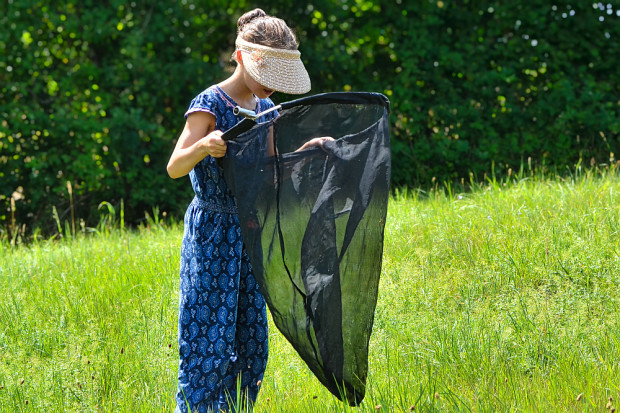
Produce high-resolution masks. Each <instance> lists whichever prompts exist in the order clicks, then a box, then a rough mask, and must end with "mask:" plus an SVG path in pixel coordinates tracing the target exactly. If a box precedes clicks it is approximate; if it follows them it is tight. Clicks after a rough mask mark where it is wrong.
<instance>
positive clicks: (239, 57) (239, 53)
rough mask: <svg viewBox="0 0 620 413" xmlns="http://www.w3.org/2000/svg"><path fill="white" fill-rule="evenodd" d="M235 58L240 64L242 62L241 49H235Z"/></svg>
mask: <svg viewBox="0 0 620 413" xmlns="http://www.w3.org/2000/svg"><path fill="white" fill-rule="evenodd" d="M235 58H236V60H237V63H239V64H241V65H242V64H243V55H242V54H241V50H237V51H236V52H235Z"/></svg>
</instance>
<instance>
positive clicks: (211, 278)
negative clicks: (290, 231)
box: [175, 86, 277, 412]
mask: <svg viewBox="0 0 620 413" xmlns="http://www.w3.org/2000/svg"><path fill="white" fill-rule="evenodd" d="M236 105H237V104H236V103H235V102H234V101H233V99H232V98H230V96H228V95H227V94H226V93H225V92H224V91H223V90H222V89H220V88H219V87H218V86H212V87H210V88H208V89H206V90H205V91H203V92H202V93H200V94H199V95H198V96H196V97H195V98H194V99H193V100H192V102H191V104H190V106H189V109H188V111H187V112H186V114H185V116H186V117H187V116H188V115H189V114H191V113H193V112H196V111H205V112H209V113H211V114H213V115H214V116H215V119H216V125H215V128H216V129H219V130H221V131H226V130H228V129H230V128H231V127H232V126H234V125H235V124H236V123H237V122H239V121H241V119H242V118H241V117H240V116H236V115H234V114H233V108H234V107H235V106H236ZM256 105H257V107H256V109H255V111H256V112H257V113H258V112H262V111H264V110H266V109H268V108H270V107H273V106H274V104H273V102H272V101H271V100H270V99H258V98H256ZM276 115H277V112H276V111H274V112H271V113H269V114H267V115H265V116H264V117H262V118H259V119H258V120H257V121H259V122H265V121H268V120H271V119H272V118H273V117H275V116H276ZM189 177H190V180H191V183H192V187H193V189H194V192H195V197H194V199H193V201H192V202H191V204H190V205H189V207H188V209H187V212H186V213H185V219H184V235H183V242H182V246H181V260H180V262H181V265H180V267H181V271H180V284H179V358H180V361H179V377H178V379H179V381H178V391H177V395H176V402H177V408H176V410H175V411H176V412H187V411H188V408H189V409H190V410H191V412H211V411H214V412H218V411H220V410H223V411H228V410H229V409H230V408H231V407H232V406H234V405H235V403H236V398H237V380H238V377H239V376H240V380H241V387H242V393H241V394H242V397H243V401H244V402H245V403H246V404H247V405H252V404H253V403H254V401H255V400H256V397H257V394H258V390H259V386H260V381H261V380H262V378H263V374H264V372H265V367H266V365H267V354H268V349H267V313H266V307H265V300H264V298H263V296H262V295H261V293H260V291H259V287H258V285H257V284H256V281H255V279H254V275H253V273H252V267H251V265H250V263H249V261H248V256H247V254H246V252H245V247H244V245H243V240H242V239H241V229H240V226H239V218H238V216H237V208H236V206H235V200H234V198H233V196H232V195H231V193H230V191H229V190H228V188H227V186H226V182H225V181H224V179H223V177H222V170H221V169H220V167H219V166H218V164H217V163H216V160H215V159H214V158H212V157H211V156H207V157H206V158H204V159H203V160H202V161H200V162H199V163H198V164H197V165H196V166H195V167H194V169H193V170H192V171H191V172H190V173H189Z"/></svg>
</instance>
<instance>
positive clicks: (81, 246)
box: [0, 173, 620, 412]
mask: <svg viewBox="0 0 620 413" xmlns="http://www.w3.org/2000/svg"><path fill="white" fill-rule="evenodd" d="M619 201H620V179H619V178H618V177H617V175H616V174H614V173H607V174H584V175H582V176H580V177H578V178H574V179H568V180H566V179H560V178H557V179H551V178H550V179H536V178H533V177H532V178H519V179H513V180H510V181H506V183H503V182H488V183H487V184H486V185H480V186H479V188H477V189H476V190H474V191H471V192H467V193H459V192H458V191H455V190H453V189H452V190H450V191H448V190H441V189H436V190H434V191H432V192H429V193H426V194H404V193H398V194H396V195H395V196H394V197H393V198H392V199H391V201H390V205H389V212H388V215H389V216H388V221H387V227H386V241H385V251H384V263H383V274H382V279H381V286H380V292H379V302H378V305H377V311H376V318H375V328H374V333H373V336H372V338H371V349H370V374H369V379H368V389H367V395H366V399H365V400H364V402H363V403H362V405H361V406H360V407H358V408H350V407H348V406H346V405H343V404H342V403H340V402H339V401H338V400H337V399H335V398H334V397H333V396H331V394H330V393H329V392H328V391H327V390H325V389H324V388H323V387H322V386H321V385H320V384H319V383H318V381H317V380H316V379H315V378H314V377H313V376H312V374H311V373H310V372H309V371H308V369H307V368H306V367H305V365H304V364H303V362H302V361H301V360H300V359H299V357H297V355H296V354H295V352H294V350H293V349H292V348H291V346H290V345H289V344H288V343H287V342H286V341H285V339H283V337H282V336H281V335H280V334H279V333H278V332H277V330H276V329H275V328H273V325H272V328H271V332H270V361H269V365H268V369H267V372H266V375H265V379H264V381H263V387H262V391H261V394H260V396H259V400H258V403H257V405H256V409H255V411H257V412H343V411H353V412H356V411H360V412H362V411H363V412H371V411H372V412H374V411H378V410H379V411H390V412H403V411H409V410H410V409H411V408H412V407H413V406H415V410H416V411H455V410H458V411H470V410H471V411H515V410H516V411H572V410H577V411H605V408H606V405H607V404H608V402H609V398H610V397H612V398H613V402H612V405H613V406H615V403H616V400H617V399H618V398H619V397H620V361H619V360H620V359H619V358H618V354H620V318H619V317H618V307H619V304H620V298H619V294H618V293H617V291H618V285H620V255H619V254H620V245H619V243H620V202H619ZM181 237H182V228H181V226H179V225H168V226H167V227H166V226H164V225H161V224H160V225H151V226H150V227H149V228H146V227H143V228H142V229H141V230H139V231H126V230H123V231H121V230H120V229H114V230H110V231H101V234H99V235H91V236H83V235H80V236H77V237H76V238H75V239H71V238H68V239H62V240H56V241H51V242H50V241H39V242H37V243H33V244H31V245H28V246H19V247H9V246H8V244H3V246H2V249H1V250H0V291H2V293H0V294H2V300H0V324H1V325H2V326H3V328H2V329H0V411H7V412H9V411H10V412H14V411H30V410H32V411H46V412H47V411H80V412H84V411H105V412H119V411H128V412H129V411H130V412H134V411H144V412H170V411H172V410H173V397H174V392H175V389H176V374H177V363H178V361H177V344H176V329H177V306H178V259H179V246H180V241H181Z"/></svg>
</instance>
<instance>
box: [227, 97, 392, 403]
mask: <svg viewBox="0 0 620 413" xmlns="http://www.w3.org/2000/svg"><path fill="white" fill-rule="evenodd" d="M388 112H389V102H388V100H387V99H386V98H385V97H384V96H383V95H380V94H373V93H332V94H323V95H316V96H312V97H309V98H303V99H298V100H295V101H292V102H288V103H286V104H282V109H281V110H280V116H279V117H277V118H276V119H275V120H274V121H271V122H268V123H263V124H258V125H255V126H254V127H253V128H252V129H250V130H249V131H246V132H244V133H242V134H241V135H240V136H238V137H236V138H235V139H234V140H231V141H229V142H228V153H227V156H226V158H225V159H224V162H223V168H224V175H225V179H226V182H227V184H228V186H229V188H230V189H231V191H232V192H233V194H234V195H235V198H236V201H237V207H238V210H239V219H240V221H241V228H242V233H243V237H244V241H245V246H246V249H247V252H248V255H249V256H250V260H251V263H252V265H253V267H254V273H255V275H256V279H257V281H258V283H259V284H260V286H261V290H262V292H263V295H264V296H265V299H266V301H267V304H268V307H269V309H270V311H271V314H272V316H273V320H274V322H275V325H276V326H277V328H278V329H279V330H280V331H281V332H282V334H284V336H285V337H286V338H287V339H288V341H289V342H290V343H291V344H292V345H293V347H294V348H295V350H297V352H298V353H299V355H300V356H301V358H302V359H303V360H304V361H305V362H306V363H307V365H308V366H309V367H310V369H311V370H312V372H313V373H314V374H315V375H316V377H317V378H318V379H319V380H320V381H321V383H323V384H324V385H325V386H326V387H327V388H328V389H329V390H330V391H331V392H332V393H333V394H334V395H336V396H337V397H338V398H339V399H341V400H346V401H347V402H348V403H350V404H351V405H356V404H358V403H359V402H361V400H362V399H363V398H364V394H365V388H366V376H367V371H368V343H369V339H370V334H371V331H372V325H373V319H374V311H375V306H376V302H377V290H378V285H379V275H380V273H381V258H382V252H383V233H384V226H385V218H386V212H387V201H388V191H389V180H390V139H389V129H388ZM271 135H273V142H275V147H276V148H277V150H276V153H277V154H279V155H278V156H269V154H270V153H273V149H272V150H271V151H270V150H269V146H270V143H269V142H270V141H271V138H270V136H271ZM320 136H331V137H333V138H334V139H335V140H334V141H329V142H327V143H325V145H324V147H323V149H321V148H318V147H313V148H310V149H305V150H302V151H296V150H297V149H298V148H300V147H301V146H302V145H303V144H304V143H305V142H307V141H308V140H310V139H311V138H314V137H320Z"/></svg>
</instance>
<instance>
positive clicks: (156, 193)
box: [0, 0, 620, 239]
mask: <svg viewBox="0 0 620 413" xmlns="http://www.w3.org/2000/svg"><path fill="white" fill-rule="evenodd" d="M255 7H261V8H263V9H264V10H265V11H266V12H267V13H269V14H273V15H275V16H278V17H281V18H283V19H284V20H285V21H286V22H287V23H288V24H289V26H291V27H292V28H293V29H294V30H295V32H296V33H297V35H298V38H299V41H300V47H299V49H300V50H301V53H302V59H303V60H304V62H305V64H306V67H307V69H308V72H309V73H310V77H311V79H312V91H311V92H310V93H309V94H317V93H323V92H333V91H368V92H379V93H383V94H385V95H386V96H387V97H388V98H389V99H390V101H391V109H392V111H391V115H390V120H391V122H390V123H391V139H392V157H393V158H392V159H393V172H392V184H393V187H394V188H421V189H424V188H429V187H432V186H433V185H437V183H441V184H442V185H446V186H450V185H460V186H462V187H463V188H466V187H467V185H468V184H471V183H472V182H475V181H480V180H485V179H490V177H499V176H506V175H509V174H512V173H518V171H523V169H525V168H527V169H529V170H532V169H537V170H542V171H547V170H548V171H553V172H554V173H571V171H573V170H575V168H576V167H580V166H581V165H583V166H585V167H601V166H602V167H609V166H613V165H616V164H617V161H616V159H615V157H616V154H617V153H620V149H619V146H620V145H619V143H620V136H619V133H620V69H619V67H620V4H618V2H617V1H615V0H614V1H613V2H612V1H608V2H604V3H596V2H592V1H566V0H560V1H534V0H529V1H519V2H514V1H497V0H496V1H473V0H470V1H468V0H460V1H451V0H439V1H437V0H420V1H407V0H368V1H366V0H316V1H312V2H294V3H293V2H290V1H288V0H287V1H284V0H273V1H270V2H268V4H265V3H259V2H252V1H242V0H228V1H220V0H208V1H207V0H203V1H198V0H181V1H149V2H146V1H138V0H136V1H123V0H108V1H92V0H82V1H79V2H78V1H73V0H68V1H67V0H65V1H41V0H2V1H1V2H0V27H2V29H1V30H0V236H2V237H8V238H10V239H15V238H16V237H19V238H20V239H21V238H23V239H28V238H29V237H30V238H31V237H32V236H33V234H35V235H36V234H53V233H54V232H55V231H60V226H61V224H62V223H67V222H71V223H72V225H73V226H76V225H78V226H80V227H82V228H83V229H85V228H88V227H90V226H94V225H96V224H97V222H99V221H100V219H101V214H102V213H103V212H104V211H102V210H105V211H107V212H108V213H109V211H110V210H112V209H113V210H115V211H119V212H120V213H122V214H123V217H122V219H123V221H124V222H125V223H126V224H127V225H128V226H130V225H133V224H136V223H139V222H141V220H144V219H145V213H147V214H150V215H151V216H153V215H156V216H158V217H159V216H161V217H164V216H165V217H169V218H174V219H181V218H182V214H183V212H184V211H185V208H186V206H187V204H188V203H189V202H190V201H191V198H192V193H191V187H190V184H189V182H188V180H187V178H182V179H178V180H172V179H170V178H169V177H168V175H167V173H166V164H167V161H168V157H169V156H170V154H171V152H172V149H173V147H174V144H175V142H176V139H177V137H178V135H179V133H180V132H181V129H182V128H183V125H184V118H183V114H184V112H185V110H186V109H187V107H188V105H189V103H190V101H191V99H192V98H193V97H194V96H195V95H197V94H198V93H199V92H201V91H202V90H204V89H205V88H207V87H208V86H210V85H212V84H214V83H217V82H219V81H221V80H223V79H224V78H225V77H227V76H228V75H229V74H230V73H231V71H232V70H233V69H234V65H233V63H232V62H231V61H230V56H231V54H232V52H233V50H234V40H235V36H236V22H237V19H238V17H239V16H240V15H241V14H242V13H244V12H246V11H248V10H250V9H253V8H255ZM293 98H297V96H286V95H282V94H276V95H275V96H274V97H273V100H274V101H276V102H281V101H286V100H290V99H293ZM119 212H117V214H118V213H119ZM76 223H77V224H76ZM73 231H75V229H74V230H73Z"/></svg>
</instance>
